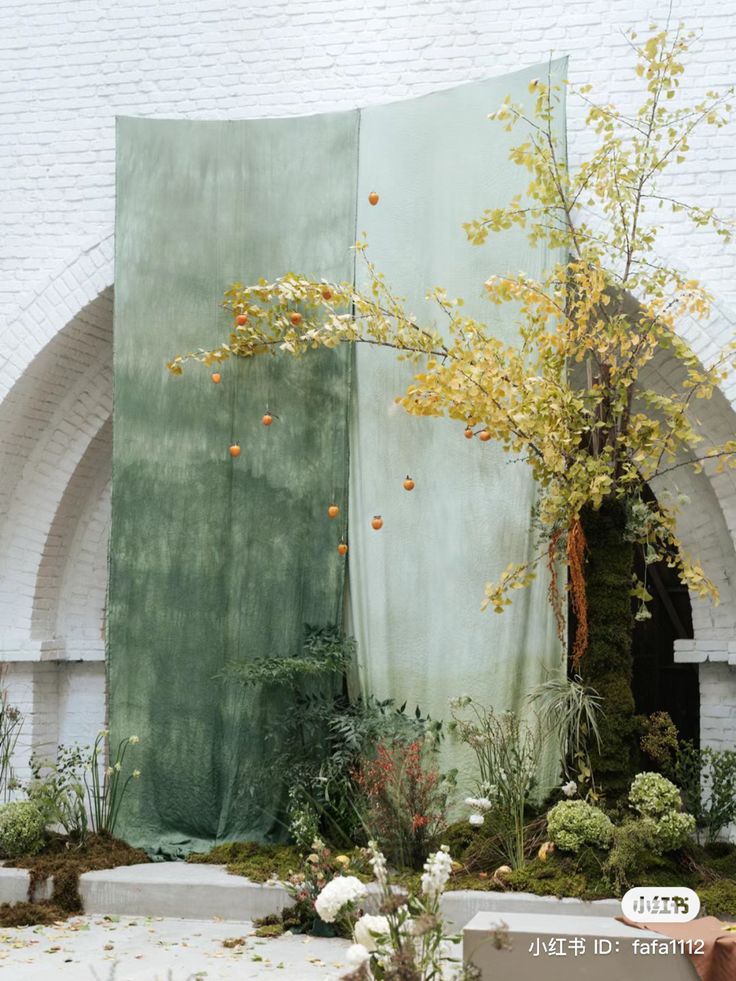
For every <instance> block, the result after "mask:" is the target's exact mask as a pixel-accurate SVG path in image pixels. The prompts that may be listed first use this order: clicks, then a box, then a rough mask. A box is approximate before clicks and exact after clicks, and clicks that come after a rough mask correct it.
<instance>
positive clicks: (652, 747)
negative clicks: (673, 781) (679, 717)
mask: <svg viewBox="0 0 736 981" xmlns="http://www.w3.org/2000/svg"><path fill="white" fill-rule="evenodd" d="M677 735H678V733H677V726H676V725H675V723H674V722H673V721H672V718H671V716H670V715H669V713H667V712H654V713H653V714H652V715H650V716H648V717H646V718H644V720H643V722H642V736H641V739H640V741H639V746H640V748H641V751H642V752H643V753H644V754H645V755H646V756H648V757H649V759H650V760H651V761H652V763H653V764H654V765H655V766H656V767H657V769H658V770H659V771H660V773H663V774H664V775H665V776H666V777H674V776H675V769H676V764H677V752H678V742H677Z"/></svg>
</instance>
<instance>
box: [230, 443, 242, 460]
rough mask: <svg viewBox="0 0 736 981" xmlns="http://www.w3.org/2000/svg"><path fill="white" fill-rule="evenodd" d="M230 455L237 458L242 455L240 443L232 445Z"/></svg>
mask: <svg viewBox="0 0 736 981" xmlns="http://www.w3.org/2000/svg"><path fill="white" fill-rule="evenodd" d="M230 456H231V457H232V458H233V459H235V458H236V457H239V456H240V443H233V444H232V446H231V447H230Z"/></svg>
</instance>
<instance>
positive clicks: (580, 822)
mask: <svg viewBox="0 0 736 981" xmlns="http://www.w3.org/2000/svg"><path fill="white" fill-rule="evenodd" d="M547 833H548V834H549V837H550V840H551V841H553V842H554V843H555V845H557V847H558V848H560V849H561V850H562V851H564V852H579V851H580V849H581V848H582V846H583V845H594V846H595V847H596V848H609V847H610V845H611V842H612V840H613V824H612V823H611V819H610V818H609V817H608V815H607V814H604V812H603V811H602V810H601V809H600V808H599V807H593V805H592V804H588V803H586V802H585V801H584V800H563V801H560V803H559V804H555V806H554V807H553V808H552V810H551V811H550V812H549V813H548V814H547Z"/></svg>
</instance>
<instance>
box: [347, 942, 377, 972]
mask: <svg viewBox="0 0 736 981" xmlns="http://www.w3.org/2000/svg"><path fill="white" fill-rule="evenodd" d="M370 956H371V955H370V952H369V951H368V950H366V948H365V947H364V946H363V944H351V945H350V947H348V949H347V953H346V954H345V959H346V960H347V962H348V964H349V965H350V966H351V967H360V965H361V964H365V962H366V961H367V960H368V958H369V957H370Z"/></svg>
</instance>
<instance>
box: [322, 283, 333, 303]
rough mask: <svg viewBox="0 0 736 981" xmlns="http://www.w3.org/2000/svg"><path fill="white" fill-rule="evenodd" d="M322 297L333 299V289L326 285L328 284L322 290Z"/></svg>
mask: <svg viewBox="0 0 736 981" xmlns="http://www.w3.org/2000/svg"><path fill="white" fill-rule="evenodd" d="M322 299H323V300H331V299H332V290H330V289H327V287H326V286H325V288H324V289H323V290H322Z"/></svg>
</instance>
